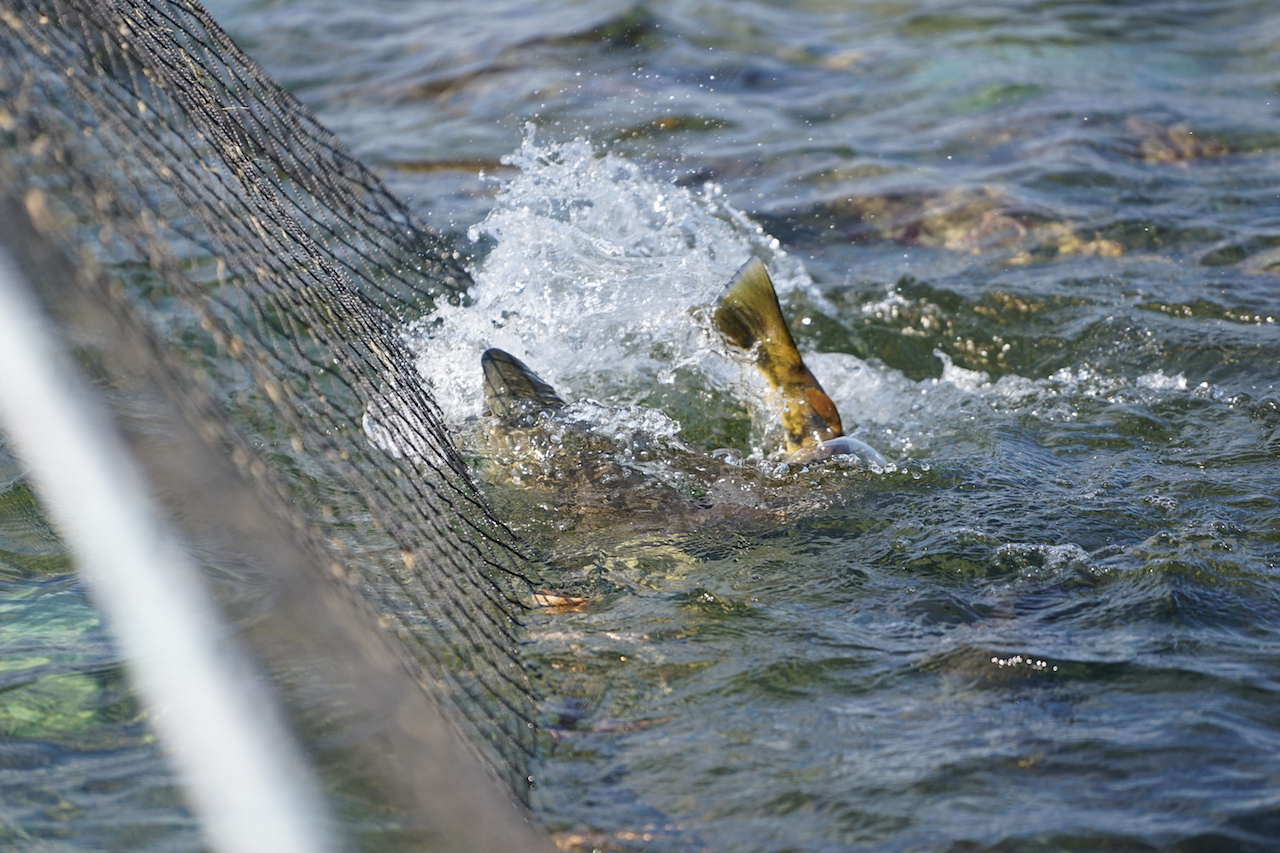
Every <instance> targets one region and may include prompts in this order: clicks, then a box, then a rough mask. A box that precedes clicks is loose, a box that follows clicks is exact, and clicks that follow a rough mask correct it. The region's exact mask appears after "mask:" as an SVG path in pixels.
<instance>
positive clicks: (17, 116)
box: [0, 0, 537, 796]
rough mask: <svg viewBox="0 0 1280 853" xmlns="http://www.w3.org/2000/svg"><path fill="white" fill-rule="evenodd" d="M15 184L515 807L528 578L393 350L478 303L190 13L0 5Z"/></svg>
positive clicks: (251, 68)
mask: <svg viewBox="0 0 1280 853" xmlns="http://www.w3.org/2000/svg"><path fill="white" fill-rule="evenodd" d="M0 105H2V106H0V132H2V135H0V170H2V171H0V181H2V182H3V183H4V184H5V185H7V188H8V192H10V193H11V194H13V195H14V196H15V197H19V198H24V199H25V200H26V208H27V210H28V211H29V212H30V213H31V218H32V219H33V220H34V222H35V224H36V226H37V228H39V229H41V230H42V231H45V232H46V233H59V234H63V235H69V236H70V239H69V240H68V241H66V242H67V243H68V245H69V247H70V248H71V249H72V250H73V254H75V255H77V256H79V257H84V256H85V255H90V256H92V259H93V260H94V262H95V263H96V264H97V265H98V266H100V267H101V268H102V269H104V270H105V275H104V276H103V277H102V281H103V282H104V283H105V284H104V286H105V287H107V288H108V290H109V293H110V295H111V297H112V298H113V299H114V300H115V302H116V303H117V304H118V305H119V306H120V307H121V308H122V310H124V311H126V312H127V313H129V314H130V315H133V316H136V317H137V318H138V319H139V321H140V323H141V324H142V327H144V328H147V329H149V330H150V333H151V334H153V335H154V337H155V338H156V339H157V340H161V341H163V342H164V346H163V350H164V351H163V353H162V356H163V360H164V361H166V362H167V364H168V365H169V368H167V369H168V373H169V374H170V375H172V376H173V381H174V382H175V383H176V386H177V387H179V388H187V389H189V390H190V396H191V398H192V399H193V400H194V399H207V400H208V401H209V402H210V403H211V405H212V407H213V414H209V413H207V412H206V413H203V414H202V415H201V417H204V418H206V419H209V418H214V419H217V420H219V422H220V423H224V424H227V425H230V428H229V429H228V430H223V429H220V428H219V429H209V430H206V432H207V434H208V436H209V437H210V438H211V439H213V440H214V441H215V442H216V443H217V444H218V445H219V446H220V447H222V448H223V450H224V451H225V453H227V454H229V455H230V456H231V457H232V458H233V459H234V460H235V463H236V465H237V466H239V468H240V469H241V471H242V473H244V474H245V475H246V476H247V477H249V478H250V479H251V480H252V481H253V483H255V484H256V487H257V491H258V492H259V493H260V494H261V495H262V496H263V498H264V500H265V501H266V502H267V503H268V504H269V505H270V506H271V507H272V508H273V511H274V512H275V513H277V514H279V515H280V516H281V517H282V518H285V519H287V521H288V523H289V524H290V525H291V526H292V528H293V530H294V531H295V533H296V536H297V537H298V538H299V540H300V541H303V542H305V544H306V547H307V548H308V549H310V550H309V552H310V553H313V554H318V555H322V556H321V557H320V563H321V565H322V566H323V568H324V571H327V572H329V573H330V574H331V576H332V577H333V578H336V579H338V580H339V581H340V582H341V584H342V585H343V587H344V588H347V589H349V590H352V591H355V592H357V593H358V594H359V597H360V599H361V600H362V601H365V602H367V603H368V604H370V605H372V608H373V609H374V610H376V613H377V617H378V619H379V620H380V624H381V625H382V626H383V627H384V628H385V629H387V630H388V631H390V632H392V633H393V634H394V636H395V637H397V638H398V646H399V648H400V649H401V650H402V652H403V657H404V660H405V662H406V663H407V665H408V667H409V669H410V670H411V671H412V673H413V674H414V676H416V680H417V681H418V682H419V683H420V684H421V685H422V687H423V688H424V689H426V690H427V691H429V692H430V693H432V694H433V695H434V696H435V697H436V698H437V700H439V702H440V703H441V704H442V705H443V706H445V707H446V708H448V709H450V712H451V714H452V716H453V717H455V718H456V719H457V720H458V721H459V722H460V724H461V725H462V726H463V728H464V729H465V730H466V732H467V734H468V736H469V737H470V738H471V739H472V740H473V741H474V742H475V743H476V744H479V745H481V751H482V752H483V753H484V755H485V757H486V758H487V759H488V761H489V762H490V763H491V764H492V765H493V766H494V767H495V768H498V769H499V771H500V772H501V773H502V774H504V775H505V776H506V778H507V779H508V781H509V783H510V785H511V787H512V790H513V791H515V792H517V794H519V795H521V796H523V795H524V792H526V791H527V789H528V784H529V781H528V780H529V779H530V778H531V777H530V772H531V770H530V764H531V760H532V758H533V756H534V753H535V746H536V737H537V726H536V724H537V719H536V714H537V710H536V708H537V706H536V690H535V687H534V684H533V683H532V682H531V680H530V677H529V675H528V671H527V666H526V665H525V661H524V660H523V659H522V657H521V655H520V651H519V643H520V630H521V613H522V612H523V610H524V607H525V605H524V604H523V603H522V601H523V600H524V599H525V598H527V593H528V589H529V583H530V572H531V564H530V561H529V560H528V559H527V558H526V556H525V555H524V554H523V553H522V551H521V549H520V546H519V544H518V543H517V542H516V540H515V539H514V537H513V536H512V535H511V534H510V533H509V532H508V530H507V529H506V528H505V527H504V526H503V525H502V523H501V522H500V521H499V520H497V519H496V518H495V517H494V515H493V513H492V512H491V511H490V510H489V508H488V507H487V506H486V504H485V501H484V500H483V498H482V497H481V495H480V494H479V492H478V491H477V490H476V488H475V486H474V485H473V483H472V481H471V479H470V478H469V476H468V473H467V469H466V466H465V464H464V462H463V460H462V459H461V458H460V457H459V456H458V454H457V452H456V451H455V450H454V449H453V448H452V447H451V445H450V443H449V440H448V436H447V434H446V430H445V428H444V426H443V425H442V423H441V421H440V417H439V414H438V411H437V408H436V406H435V404H434V403H433V401H432V399H431V396H430V394H429V393H428V390H427V389H426V388H424V386H423V383H422V381H421V379H420V377H419V375H418V372H417V370H416V369H415V367H414V364H413V360H412V358H411V357H410V355H409V353H408V352H407V350H406V348H405V346H404V344H403V343H402V341H401V340H400V338H399V337H398V335H397V332H396V326H397V324H398V323H399V322H401V321H404V320H409V319H412V318H414V317H417V316H420V315H421V314H422V313H423V312H425V311H427V310H429V309H430V308H431V307H432V306H433V304H435V301H436V300H440V299H458V298H461V295H462V293H463V291H464V289H465V287H466V286H467V285H468V283H469V279H468V276H467V274H466V272H465V271H464V270H463V269H462V268H461V266H460V265H459V264H458V260H457V258H458V255H457V253H456V252H453V251H452V250H451V249H450V247H449V246H448V245H447V244H446V243H445V242H444V241H442V239H441V238H440V237H439V236H438V235H436V234H435V233H433V232H432V231H430V230H429V229H428V228H427V227H426V226H425V225H424V224H423V223H421V222H419V221H418V220H417V219H416V218H415V217H414V216H413V215H412V214H411V213H410V212H409V211H408V210H407V209H406V208H405V206H404V205H403V204H402V203H400V202H399V201H398V200H396V199H395V198H394V197H392V196H391V195H390V194H389V193H388V192H387V191H386V189H385V188H384V187H383V186H382V185H381V183H380V182H379V181H378V179H377V178H376V177H374V176H373V175H372V174H370V173H369V172H368V171H367V170H366V169H365V168H364V167H362V166H361V165H360V164H359V163H358V162H356V161H355V160H354V159H353V158H352V156H351V155H350V154H349V153H348V152H347V151H346V150H345V148H344V147H343V146H342V144H341V143H340V142H339V141H338V140H337V139H335V138H334V137H333V135H332V134H330V133H328V132H327V131H325V130H324V129H323V128H322V127H321V126H320V125H319V124H318V123H317V121H316V120H315V119H314V117H312V116H311V115H310V113H308V112H307V110H306V109H305V108H304V107H302V106H301V105H299V104H298V103H297V102H296V101H295V100H294V99H293V98H291V97H290V96H289V95H288V94H287V93H285V92H283V91H282V90H281V89H280V88H279V87H278V86H277V85H276V84H274V83H273V82H272V81H271V80H269V79H268V78H267V77H266V76H265V75H264V74H263V73H262V72H261V71H260V70H259V69H258V68H257V66H255V65H254V64H253V62H252V61H250V60H249V59H248V58H246V57H245V56H244V55H243V54H242V53H241V52H240V51H239V50H238V49H237V48H236V47H235V45H233V44H232V43H231V42H230V41H229V40H228V38H227V37H226V36H225V35H224V34H223V33H222V31H221V30H219V29H218V27H217V26H216V25H215V24H214V23H213V21H212V20H211V19H210V18H209V16H208V14H207V13H206V12H205V11H204V10H203V9H202V8H200V7H199V6H198V5H195V4H194V3H187V2H183V0H142V1H141V2H136V3H129V4H125V3H114V2H110V0H72V1H71V2H60V0H51V2H42V0H36V1H35V2H25V0H0Z"/></svg>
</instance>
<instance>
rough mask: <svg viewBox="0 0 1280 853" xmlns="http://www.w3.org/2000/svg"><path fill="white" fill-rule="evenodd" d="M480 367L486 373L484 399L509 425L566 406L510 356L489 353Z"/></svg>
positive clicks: (552, 389) (485, 353)
mask: <svg viewBox="0 0 1280 853" xmlns="http://www.w3.org/2000/svg"><path fill="white" fill-rule="evenodd" d="M480 367H481V369H482V370H483V371H484V398H485V403H486V404H487V405H488V407H489V413H490V414H492V415H493V416H494V417H496V418H498V419H499V420H501V421H503V422H505V423H509V424H517V423H519V422H521V421H526V420H531V419H532V418H534V417H536V416H537V415H538V414H539V413H540V412H546V411H550V410H552V409H559V408H562V407H563V406H564V400H562V399H560V395H559V394H557V393H556V389H554V388H552V387H551V386H550V385H548V384H547V383H546V382H544V381H543V380H542V378H541V377H540V376H538V374H536V373H534V372H533V371H532V370H530V369H529V366H528V365H527V364H525V363H524V362H523V361H521V360H520V359H518V358H516V357H515V356H514V355H512V354H511V353H509V352H506V351H504V350H500V349H488V350H485V352H484V355H482V356H480Z"/></svg>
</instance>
